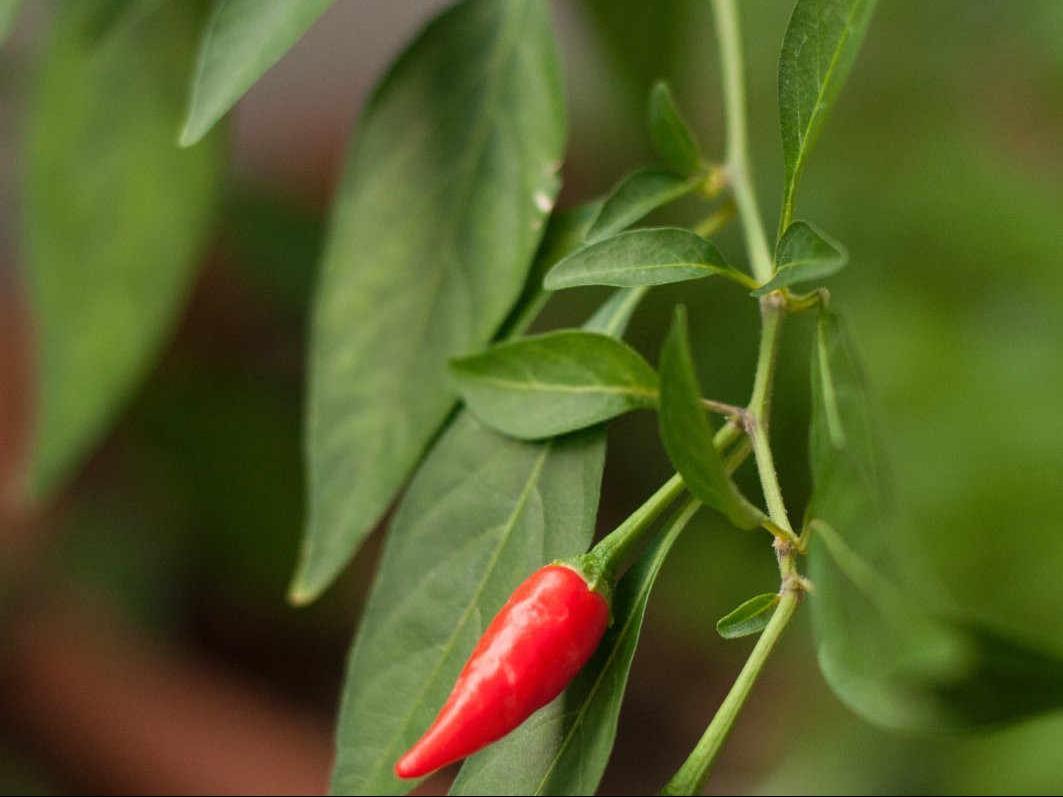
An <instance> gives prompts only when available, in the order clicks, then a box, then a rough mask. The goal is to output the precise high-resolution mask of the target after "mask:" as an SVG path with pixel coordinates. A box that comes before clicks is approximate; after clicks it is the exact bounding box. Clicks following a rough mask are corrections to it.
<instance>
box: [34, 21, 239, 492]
mask: <svg viewBox="0 0 1063 797" xmlns="http://www.w3.org/2000/svg"><path fill="white" fill-rule="evenodd" d="M108 5H109V4H108V3H107V2H106V0H97V1H94V2H87V1H86V2H79V3H63V4H60V5H59V6H58V7H57V19H56V22H55V29H54V33H53V36H54V38H53V40H52V42H51V46H50V47H49V48H48V50H47V55H46V59H45V63H44V66H43V71H42V74H41V77H40V82H39V83H38V89H37V91H38V93H37V95H36V97H35V98H34V100H33V104H32V110H31V115H30V120H29V130H28V134H27V136H26V139H25V140H26V145H27V152H26V193H25V204H24V213H23V222H24V230H25V253H26V265H27V279H28V284H29V295H30V301H31V306H32V311H33V314H34V318H35V323H36V329H37V332H38V335H37V356H38V367H37V388H36V395H37V402H38V404H37V413H36V432H35V434H36V443H35V445H34V447H33V460H32V462H31V464H30V489H31V491H32V492H33V494H34V495H35V496H37V497H39V498H42V497H44V496H46V495H47V494H48V493H49V492H51V491H52V490H54V489H56V488H57V487H58V486H59V485H60V483H61V482H62V481H63V480H64V479H65V478H67V477H68V476H69V475H70V473H71V471H72V470H73V469H74V468H75V467H76V466H77V464H78V461H79V460H80V459H81V458H82V457H83V456H84V455H85V454H86V453H87V452H88V451H89V450H90V448H91V447H92V446H93V444H94V443H95V442H96V441H97V440H98V439H99V438H100V436H101V435H103V434H104V433H105V432H106V431H107V429H108V427H109V425H110V423H111V421H112V420H113V418H114V416H115V414H116V413H117V411H118V410H119V409H120V407H121V406H122V403H123V402H124V401H125V400H126V399H127V398H128V397H129V394H130V393H131V392H132V391H133V390H134V389H135V387H136V386H137V384H138V383H139V381H140V379H141V378H142V377H143V376H144V374H145V372H146V371H147V370H148V369H149V368H150V367H151V364H152V362H153V360H154V358H155V356H156V355H157V353H158V352H159V349H160V348H161V347H162V345H163V343H164V341H165V340H166V339H167V337H168V335H169V333H170V331H171V329H172V328H173V324H174V321H175V319H176V317H177V315H178V313H179V311H180V309H181V307H182V305H183V303H184V299H185V296H186V294H187V290H188V287H189V283H190V281H191V278H192V274H193V270H194V267H195V265H196V263H197V258H198V257H199V255H200V253H201V251H202V248H203V245H204V243H205V239H206V236H207V233H208V232H209V228H210V221H211V216H212V212H213V210H214V207H215V204H216V203H215V200H216V194H217V186H216V181H217V178H218V173H219V171H220V150H219V149H218V147H217V143H218V142H213V141H212V142H209V144H205V145H204V146H202V147H198V148H196V149H194V150H189V151H179V150H177V149H176V148H175V147H174V145H173V129H174V127H175V126H176V124H177V121H178V119H179V118H180V113H181V103H182V100H183V96H184V85H183V84H184V76H185V75H186V74H187V71H188V68H189V64H190V63H191V54H192V49H193V43H194V40H195V32H196V22H197V20H196V18H195V15H194V14H193V13H191V11H192V9H191V8H190V7H189V5H188V4H183V3H177V4H173V3H168V4H158V3H154V2H150V0H148V1H147V2H140V3H134V4H132V5H129V6H128V7H124V8H123V9H122V13H121V15H120V16H119V18H118V19H117V21H116V22H115V25H114V27H112V28H111V29H110V32H109V35H107V36H106V37H104V38H102V39H95V38H94V35H93V34H94V33H95V32H96V31H95V25H96V23H97V21H98V19H99V16H100V13H101V11H102V10H105V7H106V6H108Z"/></svg>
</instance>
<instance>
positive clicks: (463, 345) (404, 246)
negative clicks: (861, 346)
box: [291, 0, 564, 603]
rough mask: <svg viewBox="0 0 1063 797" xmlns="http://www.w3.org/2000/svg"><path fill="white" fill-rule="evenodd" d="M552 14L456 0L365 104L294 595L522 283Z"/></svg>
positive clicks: (554, 153) (550, 175) (321, 369)
mask: <svg viewBox="0 0 1063 797" xmlns="http://www.w3.org/2000/svg"><path fill="white" fill-rule="evenodd" d="M548 11H549V9H548V8H547V6H546V4H545V3H543V2H541V0H466V2H462V3H459V4H458V5H456V6H454V7H453V8H451V9H449V10H447V11H445V12H444V13H443V14H442V15H440V16H439V17H438V18H437V19H436V20H435V21H434V22H432V23H430V24H429V26H428V27H427V28H426V29H425V31H424V32H423V33H422V34H421V36H420V37H419V38H418V39H417V40H416V41H415V42H414V43H413V44H412V45H411V46H410V48H409V49H408V50H407V51H406V53H405V54H404V55H403V56H402V57H401V58H400V59H399V60H398V61H397V62H396V64H395V66H394V67H393V68H392V70H391V72H390V73H389V74H388V76H387V77H386V78H385V79H384V81H383V83H382V84H381V85H380V86H379V87H378V88H377V90H376V92H375V94H374V97H373V99H372V100H371V101H370V103H369V105H368V107H367V108H366V110H365V112H364V114H363V117H362V120H361V124H360V128H361V129H360V131H359V133H358V135H357V137H356V139H355V141H354V144H353V148H352V150H351V153H350V158H349V163H348V167H347V172H346V175H345V176H344V180H343V185H342V186H341V188H340V191H339V195H338V196H337V198H336V202H335V209H334V217H333V223H332V229H331V233H330V239H329V242H328V244H327V250H326V252H325V255H324V261H323V266H322V273H321V278H320V284H319V286H318V294H317V302H316V306H315V308H314V321H313V331H312V340H311V346H310V388H309V400H308V415H307V427H308V429H307V434H308V461H309V484H310V497H309V521H308V526H307V531H306V537H305V542H304V547H303V555H302V560H301V563H300V566H299V570H298V572H297V574H296V577H295V580H294V582H293V585H292V590H291V597H292V599H293V600H294V601H296V602H300V603H302V602H306V601H309V600H311V599H313V598H314V597H315V596H316V595H318V594H319V593H320V592H321V590H323V589H324V588H325V587H326V586H328V584H329V583H330V582H331V581H332V579H333V578H334V577H335V576H336V574H337V573H338V572H339V571H340V570H341V569H342V568H343V566H344V565H345V564H346V562H347V560H348V559H349V558H350V556H351V554H352V553H353V552H354V551H355V550H356V549H357V548H358V546H359V544H360V543H361V541H362V539H364V537H365V535H366V534H367V533H368V532H369V530H370V529H372V527H373V525H374V523H376V521H377V520H378V519H379V517H380V515H381V513H382V512H383V511H384V509H385V508H386V507H387V505H388V502H389V501H390V500H391V499H392V497H393V496H394V494H395V491H396V490H397V489H398V488H399V486H400V485H401V484H402V482H403V481H404V480H405V479H406V477H407V476H408V475H409V472H410V470H411V469H412V468H413V466H414V464H415V463H416V461H417V459H418V458H419V457H420V456H421V454H422V453H423V451H424V448H425V446H426V445H427V444H428V442H429V440H431V438H432V436H433V435H434V434H435V433H436V431H437V430H438V429H439V427H440V425H441V424H442V423H443V421H444V419H445V418H446V416H447V414H448V412H450V410H451V408H452V407H453V405H454V398H455V397H454V394H453V391H452V389H451V386H450V384H449V377H448V375H447V361H448V360H449V359H450V358H451V357H455V356H460V355H462V354H467V353H469V352H472V351H477V350H479V349H481V348H483V346H484V345H486V344H487V342H488V341H489V340H490V339H491V338H492V336H493V335H494V334H495V332H496V330H497V329H498V328H499V325H500V324H501V323H502V322H503V320H504V319H505V318H506V315H507V313H508V312H509V310H510V308H511V307H512V306H513V303H514V302H515V301H516V299H517V297H518V296H519V295H520V292H521V288H522V287H523V285H524V278H525V276H526V274H527V271H528V267H529V265H530V263H531V259H532V255H533V254H534V252H535V249H536V246H537V244H538V242H539V238H540V236H541V233H542V226H543V222H544V220H545V216H546V213H547V212H548V211H549V210H550V207H551V206H552V205H553V201H554V197H555V194H556V191H557V186H558V180H557V176H556V171H557V166H558V163H559V160H560V158H561V154H562V149H563V145H564V109H563V104H562V101H561V90H560V78H559V74H558V68H557V60H556V53H555V50H554V43H553V38H552V33H551V30H550V20H549V14H548Z"/></svg>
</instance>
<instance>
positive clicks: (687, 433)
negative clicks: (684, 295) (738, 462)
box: [658, 307, 763, 529]
mask: <svg viewBox="0 0 1063 797" xmlns="http://www.w3.org/2000/svg"><path fill="white" fill-rule="evenodd" d="M659 367H660V379H661V396H660V406H659V408H658V413H659V421H660V431H661V441H662V442H663V443H664V448H665V450H666V451H667V452H668V458H669V459H670V460H671V461H672V464H673V465H675V469H676V470H677V471H679V474H680V475H681V476H682V477H683V481H684V482H685V483H686V486H687V489H688V490H690V492H691V493H692V494H693V495H695V496H696V497H697V498H699V499H700V500H701V501H704V502H705V503H706V504H708V505H709V506H711V507H713V508H714V509H718V510H719V511H720V512H723V514H724V515H726V516H727V517H728V519H730V521H731V522H732V523H734V524H735V525H736V526H738V527H739V528H745V529H749V528H753V527H755V526H757V525H758V524H759V523H760V520H761V518H762V517H763V515H762V513H761V512H760V511H759V510H758V509H757V508H756V507H754V506H753V505H751V504H750V503H749V502H748V501H747V500H746V499H745V498H744V497H743V496H742V494H741V493H739V492H738V489H737V488H736V487H735V486H734V482H732V481H731V478H730V476H728V475H727V470H726V468H725V467H724V463H723V459H722V458H721V457H720V454H719V452H718V451H717V450H716V447H715V446H714V445H713V442H712V438H713V428H712V424H711V423H710V421H709V418H708V416H707V414H706V412H705V408H704V407H703V406H702V402H701V395H702V394H701V386H700V385H699V384H698V377H697V374H696V372H695V370H694V359H693V357H692V356H691V354H690V343H689V338H688V336H687V317H686V310H685V308H683V307H677V308H676V314H675V321H674V322H673V323H672V329H671V331H670V332H669V333H668V337H667V339H666V340H665V342H664V347H663V348H662V349H661V361H660V365H659Z"/></svg>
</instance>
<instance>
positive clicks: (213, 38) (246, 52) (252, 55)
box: [181, 0, 333, 146]
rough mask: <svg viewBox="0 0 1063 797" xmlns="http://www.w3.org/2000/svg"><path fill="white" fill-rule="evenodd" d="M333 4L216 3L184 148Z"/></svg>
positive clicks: (301, 0)
mask: <svg viewBox="0 0 1063 797" xmlns="http://www.w3.org/2000/svg"><path fill="white" fill-rule="evenodd" d="M332 3H333V0H298V2H290V0H218V2H217V4H216V5H215V7H214V12H213V14H212V15H211V17H210V21H209V22H208V23H207V27H206V30H205V31H204V33H203V41H202V43H201V44H200V47H199V56H198V62H197V65H196V73H195V78H194V79H193V81H192V93H191V99H190V100H189V105H188V113H187V114H186V116H185V123H184V129H183V130H182V131H181V145H182V146H189V145H191V144H195V143H196V142H197V141H199V140H200V139H201V138H203V136H204V135H206V134H207V131H209V130H210V128H211V127H213V126H214V123H215V122H217V121H218V120H219V119H221V118H222V116H224V115H225V113H226V112H227V111H228V110H229V109H230V108H232V107H233V105H235V104H236V101H237V100H239V99H240V97H242V96H243V94H244V92H245V91H247V90H248V89H249V88H251V86H252V85H254V83H255V81H256V80H258V79H259V78H260V77H262V75H263V74H264V73H265V72H266V70H267V69H269V68H270V67H271V66H273V65H274V64H275V63H277V61H279V60H280V59H281V57H282V56H283V55H284V54H285V53H286V52H288V50H289V49H290V48H291V47H292V45H294V44H295V43H296V42H297V41H299V39H300V38H301V37H302V35H303V34H304V33H306V31H307V29H308V28H309V27H310V26H311V25H313V24H314V21H315V20H317V18H318V17H320V16H321V15H322V14H323V13H324V12H325V10H326V9H327V8H328V7H329V6H330V5H332Z"/></svg>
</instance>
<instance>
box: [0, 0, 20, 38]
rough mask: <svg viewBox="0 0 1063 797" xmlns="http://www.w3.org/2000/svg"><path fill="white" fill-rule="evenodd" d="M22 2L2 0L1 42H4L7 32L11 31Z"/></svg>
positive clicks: (0, 6)
mask: <svg viewBox="0 0 1063 797" xmlns="http://www.w3.org/2000/svg"><path fill="white" fill-rule="evenodd" d="M21 4H22V0H0V44H3V43H4V40H5V39H6V38H7V34H8V33H10V32H11V25H12V23H14V21H15V15H16V14H17V13H18V7H19V6H20V5H21Z"/></svg>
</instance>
